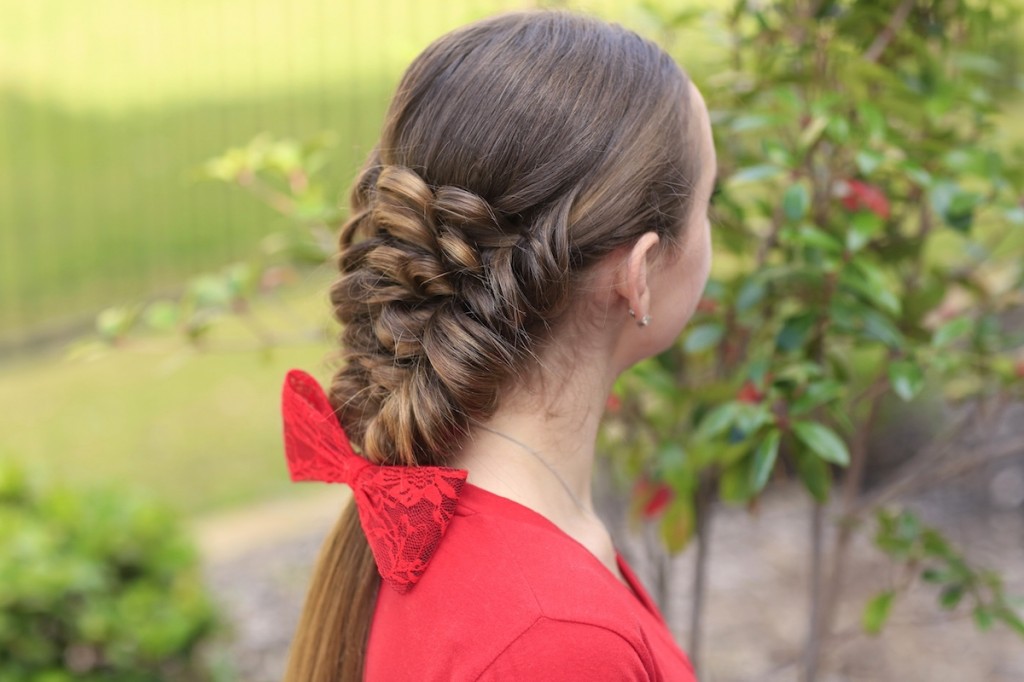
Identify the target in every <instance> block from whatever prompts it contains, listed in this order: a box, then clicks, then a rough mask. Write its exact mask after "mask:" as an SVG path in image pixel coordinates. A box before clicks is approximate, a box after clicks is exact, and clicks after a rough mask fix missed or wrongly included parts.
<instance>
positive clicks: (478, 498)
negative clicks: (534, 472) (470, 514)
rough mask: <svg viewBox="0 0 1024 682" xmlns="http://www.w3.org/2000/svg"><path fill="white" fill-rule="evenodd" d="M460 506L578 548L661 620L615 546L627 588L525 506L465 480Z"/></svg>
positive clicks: (582, 547) (589, 553) (601, 565)
mask: <svg viewBox="0 0 1024 682" xmlns="http://www.w3.org/2000/svg"><path fill="white" fill-rule="evenodd" d="M459 506H460V507H464V508H465V509H467V510H469V511H474V512H476V511H480V510H481V509H483V508H487V509H488V510H493V511H498V512H500V513H502V515H504V516H506V517H509V518H514V519H517V520H520V521H524V522H526V523H530V524H532V525H535V526H540V527H542V528H545V529H547V530H550V531H553V532H555V533H557V534H558V535H560V536H562V537H563V538H565V539H567V540H569V541H571V542H573V543H574V544H575V545H576V546H577V547H579V548H580V550H582V551H583V552H584V553H585V554H586V555H587V556H588V557H589V558H590V560H591V561H592V562H594V563H595V564H596V565H598V566H600V567H601V570H602V571H603V574H604V575H605V576H607V578H608V579H609V580H611V581H613V582H614V583H615V584H616V585H618V586H619V587H621V588H625V589H626V590H628V591H630V592H631V593H632V594H631V595H630V596H632V597H633V598H634V599H636V600H637V601H639V602H640V604H641V606H643V607H644V608H645V609H646V610H647V611H649V612H650V613H651V614H653V615H654V616H655V617H657V618H659V619H661V620H664V618H663V617H662V616H661V612H660V611H659V610H658V607H657V606H656V605H655V603H654V600H653V599H651V596H650V595H649V594H648V593H647V590H646V589H644V586H643V585H642V584H641V582H640V580H639V579H638V578H637V577H636V574H635V573H633V569H632V568H630V566H629V564H627V563H626V560H625V558H623V556H622V554H621V553H620V552H619V548H618V547H614V549H615V563H616V565H617V566H618V567H619V570H620V571H621V572H622V577H623V578H625V580H626V583H628V585H624V584H623V583H622V581H621V580H619V579H618V578H617V577H616V576H615V575H614V574H613V573H612V572H611V571H610V570H608V567H607V566H605V565H604V562H602V561H601V560H600V559H598V558H597V556H595V555H594V553H593V552H591V551H590V550H589V549H587V547H586V545H584V544H583V543H581V542H580V541H579V540H577V539H576V538H574V537H573V536H571V535H569V534H568V533H566V532H565V531H564V530H562V529H561V528H559V527H558V526H557V525H556V524H555V523H554V522H553V521H551V519H549V518H547V517H546V516H544V515H543V514H541V513H540V512H537V511H534V510H533V509H530V508H529V507H527V506H526V505H524V504H521V503H519V502H516V501H515V500H512V499H509V498H507V497H505V496H503V495H499V494H498V493H495V492H491V491H490V490H487V489H485V488H481V487H480V486H478V485H474V484H473V483H470V482H469V481H466V482H465V483H463V486H462V491H461V493H460V495H459ZM456 513H458V511H456Z"/></svg>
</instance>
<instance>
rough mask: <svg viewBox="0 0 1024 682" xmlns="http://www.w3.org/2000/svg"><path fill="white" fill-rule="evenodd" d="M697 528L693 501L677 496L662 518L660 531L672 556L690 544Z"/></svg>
mask: <svg viewBox="0 0 1024 682" xmlns="http://www.w3.org/2000/svg"><path fill="white" fill-rule="evenodd" d="M695 527H696V515H695V514H694V509H693V501H692V500H691V499H689V498H687V497H683V496H681V495H676V496H675V498H674V499H673V500H672V503H671V504H669V506H668V509H666V510H665V513H664V514H663V515H662V517H661V524H660V527H659V531H660V532H661V539H662V541H663V542H664V543H665V548H666V549H667V550H668V551H669V553H671V554H678V553H679V552H681V551H682V550H683V549H684V548H685V547H686V545H687V544H688V543H689V542H690V538H692V537H693V531H694V528H695Z"/></svg>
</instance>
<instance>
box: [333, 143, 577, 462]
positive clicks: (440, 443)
mask: <svg viewBox="0 0 1024 682" xmlns="http://www.w3.org/2000/svg"><path fill="white" fill-rule="evenodd" d="M377 161H378V159H377V158H376V157H374V158H372V159H371V162H370V164H369V165H368V166H367V167H366V169H365V170H364V171H363V173H362V175H361V177H360V178H359V180H358V181H357V183H356V185H355V188H354V191H353V197H352V205H353V207H354V209H355V210H354V212H353V214H352V216H351V218H350V219H349V220H348V221H347V223H346V224H345V225H344V226H343V227H342V230H341V234H340V240H339V241H340V244H339V245H340V252H339V256H338V265H339V270H340V271H341V273H342V276H341V278H340V279H339V280H338V281H337V282H336V283H335V284H334V286H333V287H332V289H331V301H332V303H333V305H334V308H335V315H336V317H337V319H338V321H339V322H341V323H342V325H343V326H344V327H343V332H342V337H341V342H342V344H343V346H344V347H345V349H346V351H347V364H346V365H345V367H344V368H342V369H341V371H340V372H339V373H338V374H337V376H336V377H335V380H334V383H333V384H332V391H331V394H332V401H333V402H335V403H336V405H335V407H336V408H338V410H339V418H340V419H341V421H342V423H343V424H345V426H346V429H347V430H348V432H349V435H350V438H351V439H352V441H353V442H354V443H356V444H358V445H360V446H361V447H362V449H363V451H364V454H365V455H366V456H367V457H369V458H371V459H373V460H374V461H380V462H385V461H386V462H391V463H405V464H416V463H420V464H423V463H437V462H439V461H441V460H443V453H444V452H445V450H446V449H450V448H451V447H452V446H453V444H456V443H458V442H459V440H460V439H461V438H462V437H463V436H464V435H465V432H466V429H467V427H468V425H469V423H470V422H471V420H473V419H481V418H486V417H487V416H489V415H490V414H492V413H493V411H494V410H495V409H496V407H497V404H498V391H499V389H500V388H501V387H502V386H504V385H505V384H506V381H507V379H508V378H509V377H510V376H512V375H513V374H515V373H516V372H517V371H518V369H519V368H520V367H521V365H522V360H523V358H524V357H526V356H528V355H531V354H533V353H534V352H535V348H534V344H535V338H536V337H535V335H533V334H531V333H530V332H531V331H532V330H533V328H534V327H536V326H537V325H538V324H541V323H544V322H545V321H550V320H551V319H552V317H553V316H557V315H558V314H559V313H561V312H562V308H564V306H565V302H566V298H567V297H566V295H565V293H566V291H567V288H568V285H569V282H568V278H569V276H570V272H571V268H570V267H569V265H570V260H571V256H570V248H569V240H568V238H567V236H566V235H565V234H564V233H565V231H566V229H567V226H566V225H565V224H564V223H561V221H558V220H548V221H541V223H540V224H537V223H535V224H534V226H533V231H532V232H524V231H520V230H518V229H517V227H516V226H515V225H514V224H513V223H512V222H510V221H509V220H507V219H505V218H504V217H502V216H501V215H499V214H498V213H497V212H496V211H495V210H494V209H493V208H492V207H491V205H490V204H489V203H488V202H486V201H485V200H484V199H482V198H481V197H479V196H478V195H476V194H474V193H473V192H470V191H468V190H466V189H462V188H458V187H452V186H441V187H438V188H436V189H432V188H431V187H430V186H429V185H427V183H426V182H425V181H424V180H423V178H421V177H420V176H419V175H418V174H417V173H416V172H415V171H413V170H411V169H409V168H406V167H402V166H393V165H392V166H383V165H379V163H377ZM560 223H561V224H560ZM545 225H547V226H548V227H547V229H544V226H545ZM538 227H540V228H541V229H538Z"/></svg>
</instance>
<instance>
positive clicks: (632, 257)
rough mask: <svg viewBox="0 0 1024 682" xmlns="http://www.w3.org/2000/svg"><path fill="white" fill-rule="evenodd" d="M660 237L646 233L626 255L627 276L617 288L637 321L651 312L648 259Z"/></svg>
mask: <svg viewBox="0 0 1024 682" xmlns="http://www.w3.org/2000/svg"><path fill="white" fill-rule="evenodd" d="M658 241H659V237H658V235H657V234H655V233H654V232H645V233H644V234H643V236H641V237H640V239H638V240H637V241H636V243H635V244H634V245H633V247H632V248H631V249H630V250H629V253H627V254H626V258H625V261H624V263H623V268H624V270H625V272H624V273H623V274H624V275H625V276H624V277H623V278H622V279H621V280H620V282H619V285H618V286H617V287H616V289H617V291H618V294H619V295H620V296H622V298H624V299H625V300H626V303H627V305H628V306H629V309H630V310H632V311H633V312H634V313H635V315H636V318H637V319H641V318H643V316H644V315H646V314H647V313H648V312H649V310H650V302H651V292H650V287H649V286H648V281H647V275H648V269H647V259H648V257H649V256H650V254H651V253H653V252H652V249H653V248H654V246H655V245H656V244H657V243H658Z"/></svg>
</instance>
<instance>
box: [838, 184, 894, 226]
mask: <svg viewBox="0 0 1024 682" xmlns="http://www.w3.org/2000/svg"><path fill="white" fill-rule="evenodd" d="M846 187H847V193H846V196H844V197H843V206H845V207H846V209H847V210H849V211H871V212H872V213H874V214H875V215H877V216H878V217H880V218H883V219H888V218H889V215H890V214H891V212H892V211H891V207H890V205H889V199H888V198H886V196H885V194H884V193H883V192H882V190H880V189H879V188H878V187H875V186H874V185H869V184H868V183H866V182H862V181H861V180H847V181H846Z"/></svg>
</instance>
